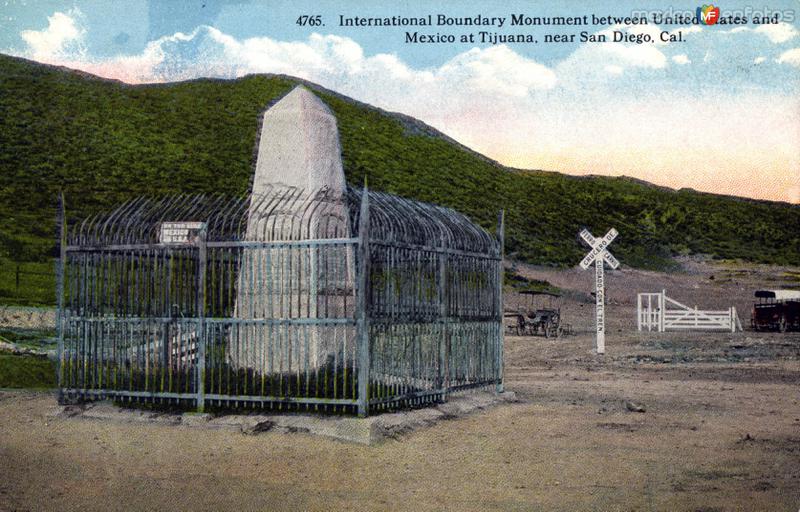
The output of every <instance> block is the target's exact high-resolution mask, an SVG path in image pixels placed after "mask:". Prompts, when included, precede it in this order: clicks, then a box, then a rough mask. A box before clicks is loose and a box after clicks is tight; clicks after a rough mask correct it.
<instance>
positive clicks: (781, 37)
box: [720, 21, 798, 44]
mask: <svg viewBox="0 0 800 512" xmlns="http://www.w3.org/2000/svg"><path fill="white" fill-rule="evenodd" d="M720 33H723V34H745V33H755V34H761V35H763V36H765V37H766V38H767V39H769V40H770V42H772V43H775V44H780V43H785V42H786V41H789V40H790V39H793V38H795V37H797V34H798V31H797V29H796V28H795V27H794V25H791V24H789V23H786V22H784V21H782V22H780V23H775V24H769V25H759V27H758V28H750V27H736V28H732V29H730V30H722V31H720Z"/></svg>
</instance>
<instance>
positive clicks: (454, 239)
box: [57, 188, 503, 415]
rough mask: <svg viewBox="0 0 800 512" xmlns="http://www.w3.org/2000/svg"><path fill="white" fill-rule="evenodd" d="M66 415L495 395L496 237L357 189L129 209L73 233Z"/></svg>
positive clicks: (350, 407) (345, 408) (357, 408)
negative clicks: (88, 404)
mask: <svg viewBox="0 0 800 512" xmlns="http://www.w3.org/2000/svg"><path fill="white" fill-rule="evenodd" d="M61 219H62V222H61V224H62V230H61V233H62V234H61V240H60V251H61V259H60V265H59V273H58V286H57V288H58V294H57V302H58V320H57V326H58V338H59V348H58V353H59V365H58V382H59V396H60V400H61V401H62V402H73V401H84V400H93V399H103V398H106V399H113V400H116V401H119V402H123V403H125V402H131V403H148V404H163V405H171V406H174V405H177V406H182V407H194V408H197V409H198V410H205V409H212V408H219V409H231V408H256V409H263V408H269V409H288V410H317V411H323V412H357V413H358V414H360V415H366V414H368V413H369V412H370V411H378V410H384V409H391V408H396V407H404V406H418V405H424V404H428V403H433V402H438V401H443V400H445V399H446V397H447V395H448V394H449V393H454V392H458V391H461V390H464V389H470V388H477V387H484V386H496V389H498V390H502V378H503V373H502V361H503V330H502V325H501V320H502V259H501V258H502V257H501V253H502V217H501V221H500V227H499V231H498V233H499V239H496V238H495V237H493V236H491V235H489V234H488V233H487V232H486V231H484V230H483V229H482V228H480V227H478V226H476V225H474V224H473V223H472V222H470V221H469V220H468V219H467V218H466V217H464V216H463V215H461V214H459V213H457V212H454V211H452V210H449V209H446V208H442V207H438V206H434V205H430V204H425V203H420V202H415V201H410V200H406V199H402V198H399V197H396V196H392V195H388V194H382V193H377V192H367V191H366V189H365V190H357V189H348V191H347V193H346V194H344V195H340V196H339V197H336V196H335V195H334V194H332V193H330V192H327V191H320V192H316V193H313V194H305V193H304V192H303V191H301V190H297V189H278V188H275V189H271V190H270V191H269V193H267V194H265V195H263V196H258V197H245V198H235V199H226V198H223V197H218V196H203V195H183V196H175V197H169V198H163V199H147V198H139V199H136V200H133V201H129V202H127V203H125V204H123V205H121V206H120V207H119V208H117V209H116V210H114V211H113V212H112V213H110V214H107V215H98V216H95V217H93V218H90V219H86V220H83V221H80V222H72V223H68V222H66V220H65V214H64V208H63V207H62V215H61Z"/></svg>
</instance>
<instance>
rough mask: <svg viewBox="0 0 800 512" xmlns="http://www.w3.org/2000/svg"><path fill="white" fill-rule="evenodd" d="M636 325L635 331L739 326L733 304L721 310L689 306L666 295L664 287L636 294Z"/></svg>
mask: <svg viewBox="0 0 800 512" xmlns="http://www.w3.org/2000/svg"><path fill="white" fill-rule="evenodd" d="M636 327H637V329H638V330H639V331H644V330H647V331H657V332H665V331H693V330H701V331H702V330H706V331H715V330H725V331H728V330H729V331H730V332H736V330H737V329H738V330H739V331H741V330H742V323H741V321H740V320H739V315H738V314H737V313H736V307H734V306H731V307H730V308H728V309H723V310H718V311H714V310H703V309H697V307H694V308H690V307H689V306H686V305H684V304H681V303H680V302H678V301H676V300H674V299H670V298H669V297H667V291H666V290H662V291H661V292H659V293H640V294H638V295H637V298H636Z"/></svg>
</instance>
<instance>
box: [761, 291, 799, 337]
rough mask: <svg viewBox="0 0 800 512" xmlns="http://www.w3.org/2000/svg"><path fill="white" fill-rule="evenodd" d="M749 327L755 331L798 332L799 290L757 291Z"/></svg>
mask: <svg viewBox="0 0 800 512" xmlns="http://www.w3.org/2000/svg"><path fill="white" fill-rule="evenodd" d="M755 296H756V299H758V300H757V301H756V302H755V304H753V313H752V316H751V318H750V325H751V326H752V327H753V329H755V330H756V331H780V332H786V331H797V330H800V290H757V291H756V293H755Z"/></svg>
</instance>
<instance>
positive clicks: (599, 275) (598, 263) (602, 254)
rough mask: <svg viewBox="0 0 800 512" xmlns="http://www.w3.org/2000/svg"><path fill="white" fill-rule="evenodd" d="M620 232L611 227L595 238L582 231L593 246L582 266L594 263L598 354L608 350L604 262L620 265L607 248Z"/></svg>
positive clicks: (582, 236)
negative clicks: (601, 236) (604, 233)
mask: <svg viewBox="0 0 800 512" xmlns="http://www.w3.org/2000/svg"><path fill="white" fill-rule="evenodd" d="M618 234H619V233H618V232H617V230H616V229H614V228H611V229H610V230H609V231H608V233H606V235H605V236H604V237H603V238H595V237H594V236H592V234H591V233H589V231H588V230H586V229H584V230H581V233H580V235H581V238H582V239H583V241H584V242H586V243H587V244H589V245H590V246H591V248H592V250H591V251H589V253H588V254H587V255H586V256H585V257H584V258H583V260H582V261H581V268H582V269H583V270H586V269H588V268H589V266H590V265H591V264H592V263H594V269H595V274H594V277H595V279H594V286H595V319H596V325H597V339H596V341H595V346H596V348H597V353H598V354H604V353H605V351H606V317H605V274H604V271H603V262H605V263H608V265H609V266H610V267H611V268H617V267H619V261H617V258H615V257H614V256H613V255H612V254H611V253H610V252H608V250H607V248H608V246H609V244H611V242H613V241H614V239H615V238H617V235H618Z"/></svg>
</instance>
